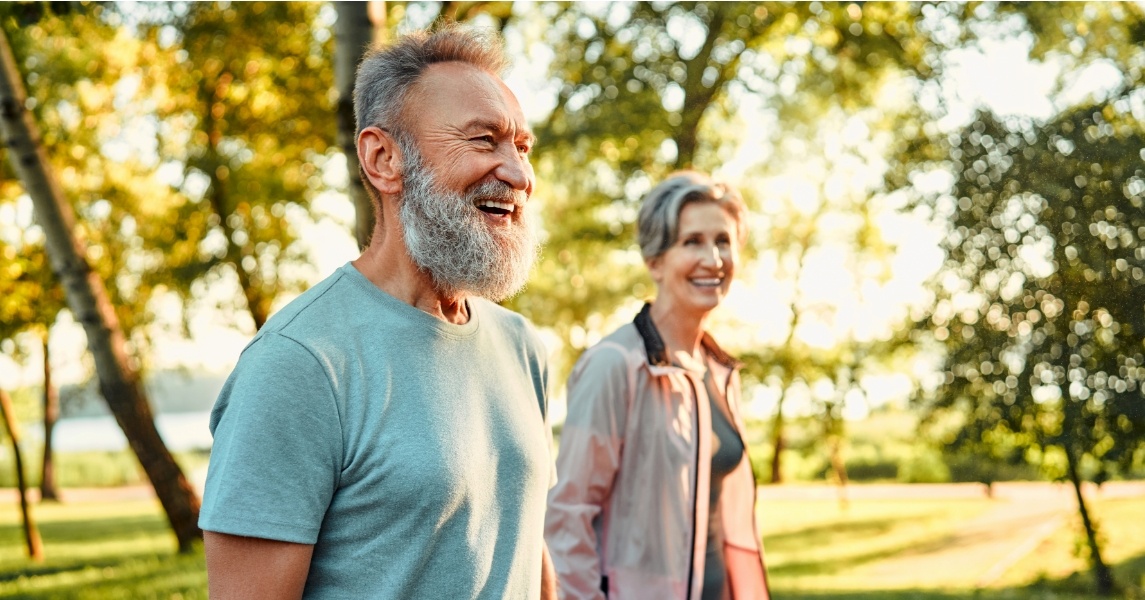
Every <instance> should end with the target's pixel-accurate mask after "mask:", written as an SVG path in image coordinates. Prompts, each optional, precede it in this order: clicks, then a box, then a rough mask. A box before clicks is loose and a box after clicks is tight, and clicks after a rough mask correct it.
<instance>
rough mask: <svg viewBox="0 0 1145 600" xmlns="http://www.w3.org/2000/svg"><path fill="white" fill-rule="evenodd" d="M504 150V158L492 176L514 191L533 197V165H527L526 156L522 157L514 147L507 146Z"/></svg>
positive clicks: (527, 158) (527, 159)
mask: <svg viewBox="0 0 1145 600" xmlns="http://www.w3.org/2000/svg"><path fill="white" fill-rule="evenodd" d="M508 146H509V147H508V149H507V150H504V151H503V152H504V158H503V160H501V164H499V165H498V166H497V170H496V171H495V172H494V174H495V175H496V176H497V179H499V180H501V181H503V182H505V183H507V184H508V185H509V186H510V187H512V188H513V189H514V190H518V191H522V192H525V194H526V195H529V196H532V195H533V165H532V164H530V163H529V157H528V156H522V155H521V153H520V152H518V151H517V148H516V146H515V145H508Z"/></svg>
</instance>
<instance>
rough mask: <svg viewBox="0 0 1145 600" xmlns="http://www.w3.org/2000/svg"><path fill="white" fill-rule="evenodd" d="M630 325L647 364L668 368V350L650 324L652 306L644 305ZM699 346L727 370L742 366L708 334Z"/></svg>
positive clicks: (670, 362) (669, 362) (705, 334)
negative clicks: (646, 359)
mask: <svg viewBox="0 0 1145 600" xmlns="http://www.w3.org/2000/svg"><path fill="white" fill-rule="evenodd" d="M632 323H633V324H634V325H636V331H638V332H639V333H640V337H641V339H643V340H644V351H645V352H646V353H647V354H648V364H650V365H652V366H654V367H670V366H672V361H670V360H668V348H667V347H666V346H665V345H664V338H661V337H660V331H659V330H657V329H656V324H655V323H653V322H652V304H651V303H647V302H646V303H644V308H641V309H640V312H639V313H637V315H636V318H635V319H633V321H632ZM700 345H702V346H703V347H704V350H707V351H708V354H709V355H710V356H711V357H712V358H713V359H715V360H716V362H718V363H720V364H721V365H723V366H725V367H727V368H729V369H738V368H739V367H741V366H742V365H743V363H741V362H739V361H738V360H736V359H735V358H733V357H732V356H731V355H730V354H728V353H727V352H724V350H723V348H720V346H719V344H716V340H715V338H713V337H712V336H711V334H709V333H708V332H706V331H705V332H704V337H703V338H701V339H700Z"/></svg>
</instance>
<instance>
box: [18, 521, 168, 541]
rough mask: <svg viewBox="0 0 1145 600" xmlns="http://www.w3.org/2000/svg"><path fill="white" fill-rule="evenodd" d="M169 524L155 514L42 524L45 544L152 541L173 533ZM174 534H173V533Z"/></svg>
mask: <svg viewBox="0 0 1145 600" xmlns="http://www.w3.org/2000/svg"><path fill="white" fill-rule="evenodd" d="M170 531H171V530H170V527H169V526H168V524H167V522H166V521H164V520H163V519H161V518H156V517H155V516H153V515H124V516H118V517H104V518H100V519H98V520H96V519H93V520H82V521H80V520H77V521H56V522H50V523H43V524H41V525H40V535H41V536H42V537H43V538H44V542H45V543H49V544H51V543H57V544H87V543H103V542H109V541H111V542H114V541H123V540H133V539H137V538H151V537H155V536H161V535H164V534H168V533H170ZM172 535H174V534H172Z"/></svg>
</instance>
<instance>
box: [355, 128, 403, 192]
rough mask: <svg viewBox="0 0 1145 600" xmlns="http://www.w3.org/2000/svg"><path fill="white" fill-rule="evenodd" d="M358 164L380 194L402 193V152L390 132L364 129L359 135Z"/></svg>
mask: <svg viewBox="0 0 1145 600" xmlns="http://www.w3.org/2000/svg"><path fill="white" fill-rule="evenodd" d="M358 163H359V164H361V165H362V171H364V172H365V173H366V179H368V180H369V181H370V183H371V184H372V185H373V186H374V188H376V189H377V190H378V192H380V193H382V194H389V195H394V194H400V193H401V191H402V151H401V148H400V147H399V146H398V143H397V140H396V139H394V137H393V136H392V135H390V134H389V132H387V131H384V130H382V128H380V127H367V128H365V129H363V130H362V132H361V133H359V134H358Z"/></svg>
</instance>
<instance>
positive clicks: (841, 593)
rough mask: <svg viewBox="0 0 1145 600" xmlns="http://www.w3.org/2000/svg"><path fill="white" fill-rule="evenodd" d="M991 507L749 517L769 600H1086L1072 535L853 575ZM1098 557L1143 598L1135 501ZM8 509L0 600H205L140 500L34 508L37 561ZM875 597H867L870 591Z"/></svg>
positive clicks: (806, 506) (935, 539) (199, 560)
mask: <svg viewBox="0 0 1145 600" xmlns="http://www.w3.org/2000/svg"><path fill="white" fill-rule="evenodd" d="M990 503H991V501H990V500H988V499H985V498H982V499H973V498H968V499H955V500H929V499H928V500H909V501H908V500H894V501H888V500H854V501H852V502H851V503H850V506H849V508H847V509H846V510H843V509H841V508H840V507H839V505H838V504H837V503H835V502H797V501H790V500H788V501H778V500H774V501H768V502H766V503H764V505H763V506H761V511H762V513H763V514H764V515H765V516H766V517H767V518H765V521H764V522H765V525H764V539H765V542H766V544H767V552H768V554H767V560H768V564H769V567H770V575H771V581H772V586H773V589H774V594H775V597H776V598H777V599H778V600H796V599H798V600H805V599H806V600H810V599H826V598H838V599H841V600H847V599H852V600H876V599H887V600H908V599H911V600H914V599H917V600H951V599H967V600H968V599H971V598H973V599H981V598H1006V599H1018V600H1022V599H1038V600H1042V599H1045V600H1049V599H1051V598H1052V599H1056V600H1067V599H1080V598H1090V597H1092V595H1090V593H1089V585H1090V583H1089V582H1090V579H1089V577H1088V576H1086V575H1080V576H1079V575H1071V574H1072V573H1074V572H1075V570H1076V569H1079V568H1083V566H1084V565H1083V563H1082V562H1081V560H1080V559H1079V558H1077V557H1076V556H1075V554H1074V545H1075V544H1074V540H1075V536H1074V532H1073V529H1071V527H1072V524H1068V525H1066V526H1063V527H1062V528H1061V530H1060V531H1058V532H1057V533H1055V534H1053V535H1051V536H1050V537H1048V538H1047V539H1046V540H1045V541H1044V542H1042V544H1041V546H1039V547H1038V548H1037V549H1036V550H1035V551H1034V552H1033V553H1031V554H1030V556H1028V557H1027V558H1026V559H1024V560H1021V561H1019V562H1017V563H1016V564H1015V565H1014V566H1013V567H1012V568H1011V569H1010V570H1009V571H1007V572H1006V573H1005V574H1004V576H1003V577H1002V578H1001V579H999V580H998V582H996V583H995V584H993V585H992V586H991V587H990V588H988V589H985V590H975V589H973V587H972V584H970V583H968V584H967V585H965V586H946V587H945V588H937V589H931V588H930V587H929V586H927V585H926V583H925V579H926V576H927V574H926V573H919V574H918V576H919V581H920V583H918V584H917V585H913V586H911V587H898V588H894V589H890V588H886V587H883V588H880V587H878V585H879V583H878V581H877V580H872V579H871V578H870V577H868V576H867V575H865V574H869V573H871V572H872V571H871V569H872V566H875V565H878V564H880V561H886V560H888V559H893V558H895V557H897V556H899V555H901V554H903V553H908V552H910V551H912V549H917V548H920V547H928V546H929V547H934V546H936V545H941V544H942V543H943V540H944V539H947V538H948V537H949V536H950V535H951V534H952V533H953V532H954V531H955V530H957V528H958V526H959V523H961V522H963V521H965V520H967V519H971V518H974V517H975V516H978V515H980V514H982V513H983V512H984V511H986V510H988V509H989V508H990V506H991V504H990ZM1094 509H1095V510H1094V512H1095V513H1096V514H1097V515H1099V517H1100V518H1101V522H1102V531H1103V535H1104V537H1105V539H1106V543H1107V550H1106V554H1107V558H1108V560H1109V562H1110V563H1112V564H1114V565H1115V569H1116V571H1115V572H1116V574H1117V576H1118V579H1119V581H1120V582H1121V583H1122V584H1125V585H1126V586H1125V589H1124V591H1123V595H1122V596H1121V597H1123V598H1132V599H1145V593H1142V587H1143V584H1145V519H1143V518H1142V515H1145V510H1143V509H1145V501H1143V500H1142V499H1140V498H1137V499H1131V500H1107V501H1102V502H1099V503H1096V504H1095V507H1094ZM18 514H19V513H18V510H17V507H16V506H15V505H13V504H11V503H9V504H5V505H3V506H0V598H52V599H56V598H59V599H72V598H74V599H80V598H93V599H94V598H124V599H127V598H131V599H136V598H163V599H174V598H180V599H187V600H189V599H192V598H206V596H207V595H206V576H205V574H204V566H203V565H204V563H203V556H202V552H201V551H200V552H196V553H194V554H191V555H185V556H183V555H178V554H176V553H175V552H174V549H175V540H174V537H173V536H172V535H171V533H170V531H169V530H168V529H167V526H166V522H165V520H164V519H163V516H162V513H161V512H160V509H159V506H158V503H157V502H155V501H151V500H125V501H120V502H91V503H71V504H66V505H59V504H56V505H52V504H47V505H38V506H36V507H35V515H36V518H37V520H38V522H39V524H40V529H41V533H42V536H43V539H44V547H45V551H46V554H47V560H46V561H45V562H44V563H43V564H39V565H36V564H32V563H30V562H29V561H28V560H27V559H26V558H25V556H24V555H23V538H22V533H21V530H20V528H19V522H18V518H19V517H18ZM872 586H875V587H872Z"/></svg>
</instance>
